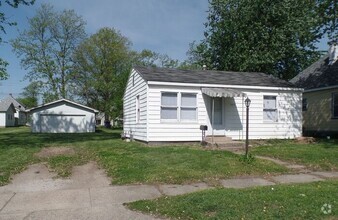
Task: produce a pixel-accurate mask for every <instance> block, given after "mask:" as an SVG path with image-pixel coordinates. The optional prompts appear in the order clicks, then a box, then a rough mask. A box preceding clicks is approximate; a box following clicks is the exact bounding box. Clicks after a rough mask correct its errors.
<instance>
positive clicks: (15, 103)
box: [1, 95, 25, 111]
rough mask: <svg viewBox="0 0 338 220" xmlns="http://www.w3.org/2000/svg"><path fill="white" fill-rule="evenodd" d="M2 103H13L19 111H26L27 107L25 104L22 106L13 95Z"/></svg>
mask: <svg viewBox="0 0 338 220" xmlns="http://www.w3.org/2000/svg"><path fill="white" fill-rule="evenodd" d="M1 102H8V103H13V105H14V107H15V108H16V109H19V110H21V111H24V110H25V106H24V105H23V104H21V103H20V102H18V101H17V100H16V99H15V98H13V97H12V95H9V96H7V97H6V98H5V99H3V100H2V101H1Z"/></svg>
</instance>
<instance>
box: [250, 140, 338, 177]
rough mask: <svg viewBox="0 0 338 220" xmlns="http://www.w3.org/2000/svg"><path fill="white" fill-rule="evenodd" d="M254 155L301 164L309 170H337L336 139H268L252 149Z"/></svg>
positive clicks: (337, 141)
mask: <svg viewBox="0 0 338 220" xmlns="http://www.w3.org/2000/svg"><path fill="white" fill-rule="evenodd" d="M252 153H253V154H254V155H260V156H268V157H273V158H276V159H280V160H282V161H288V162H291V163H295V164H303V165H305V166H307V167H308V168H309V169H311V170H316V171H317V170H320V171H324V170H325V171H331V170H335V171H338V159H337V158H338V140H337V139H331V140H325V139H319V140H317V141H316V142H314V143H299V142H297V141H294V140H283V141H281V140H270V141H266V142H265V143H264V144H263V145H262V146H259V147H255V148H253V150H252Z"/></svg>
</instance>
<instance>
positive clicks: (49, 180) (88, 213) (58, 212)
mask: <svg viewBox="0 0 338 220" xmlns="http://www.w3.org/2000/svg"><path fill="white" fill-rule="evenodd" d="M55 176H56V175H55V174H54V173H51V172H49V171H48V169H47V167H46V166H45V165H44V164H34V165H31V166H29V167H28V169H27V170H25V171H24V172H22V173H20V174H18V175H16V176H14V178H13V180H12V183H11V184H9V185H7V186H3V187H0V219H1V220H2V219H6V220H7V219H15V220H17V219H39V220H40V219H49V220H53V219H69V220H70V219H72V220H73V219H119V220H123V219H155V218H154V217H152V216H147V215H143V214H141V213H138V212H133V211H130V210H128V209H127V208H125V207H124V206H123V203H126V202H132V201H136V200H141V199H152V198H157V197H159V196H161V195H162V194H161V193H160V191H159V190H158V189H157V188H156V187H155V186H147V185H129V186H110V182H111V181H110V179H109V178H108V177H107V176H106V175H105V173H104V171H103V170H100V169H98V167H97V165H96V164H95V163H93V162H91V163H88V164H86V165H83V166H78V167H75V168H74V170H73V175H72V176H71V177H70V178H69V179H56V178H55Z"/></svg>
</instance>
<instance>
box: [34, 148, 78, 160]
mask: <svg viewBox="0 0 338 220" xmlns="http://www.w3.org/2000/svg"><path fill="white" fill-rule="evenodd" d="M75 153H76V152H75V150H74V149H73V148H70V147H44V148H42V149H41V150H40V151H39V152H38V153H35V154H34V155H35V156H37V157H39V158H49V157H55V156H61V155H62V156H63V155H74V154H75Z"/></svg>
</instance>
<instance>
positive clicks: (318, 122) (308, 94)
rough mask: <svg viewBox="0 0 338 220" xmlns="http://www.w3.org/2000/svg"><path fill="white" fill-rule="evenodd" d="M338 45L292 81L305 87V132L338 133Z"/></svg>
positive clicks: (312, 133)
mask: <svg viewBox="0 0 338 220" xmlns="http://www.w3.org/2000/svg"><path fill="white" fill-rule="evenodd" d="M337 59H338V46H337V45H332V46H331V48H330V52H329V54H328V55H326V56H324V57H322V58H321V59H319V60H318V61H317V62H315V63H313V64H312V65H311V66H309V67H308V68H306V69H305V70H304V71H303V72H301V73H300V74H299V75H297V76H296V77H294V78H293V79H292V80H291V81H290V82H292V83H294V84H295V85H296V86H298V87H302V88H304V93H303V135H305V136H330V135H333V136H338V61H337Z"/></svg>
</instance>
